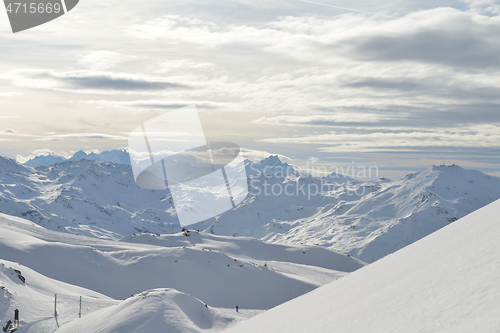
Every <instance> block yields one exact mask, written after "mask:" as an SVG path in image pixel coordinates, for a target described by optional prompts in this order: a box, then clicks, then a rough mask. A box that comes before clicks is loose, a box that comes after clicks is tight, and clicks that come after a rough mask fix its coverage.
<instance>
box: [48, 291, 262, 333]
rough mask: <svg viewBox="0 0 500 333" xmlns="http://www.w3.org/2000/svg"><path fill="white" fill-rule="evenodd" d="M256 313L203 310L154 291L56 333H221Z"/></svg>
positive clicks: (184, 298) (189, 300)
mask: <svg viewBox="0 0 500 333" xmlns="http://www.w3.org/2000/svg"><path fill="white" fill-rule="evenodd" d="M254 314H255V311H249V310H243V311H242V312H240V313H236V311H234V309H220V308H212V307H206V306H205V304H204V303H203V302H202V301H200V300H199V299H196V298H194V297H192V296H190V295H187V294H184V293H180V292H178V291H177V290H174V289H155V290H148V291H144V292H142V293H140V294H138V295H134V296H132V297H130V298H128V299H126V300H125V301H123V302H121V303H120V304H119V305H116V306H111V307H109V308H106V309H103V310H100V311H96V312H94V313H92V314H90V315H88V316H86V317H84V318H82V319H77V320H74V321H73V322H71V323H69V324H66V325H64V326H62V327H61V328H60V329H59V330H57V331H56V332H57V333H89V332H99V333H133V332H137V333H160V332H168V333H173V332H182V333H191V332H207V333H209V332H213V333H218V332H221V331H222V330H223V329H224V328H226V327H228V325H232V324H233V323H234V322H237V321H239V320H244V319H246V318H248V317H250V316H252V315H254Z"/></svg>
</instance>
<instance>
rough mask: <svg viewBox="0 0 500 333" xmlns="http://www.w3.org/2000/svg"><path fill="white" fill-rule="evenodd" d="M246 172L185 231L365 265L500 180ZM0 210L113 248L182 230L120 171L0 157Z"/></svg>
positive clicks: (497, 186) (439, 169)
mask: <svg viewBox="0 0 500 333" xmlns="http://www.w3.org/2000/svg"><path fill="white" fill-rule="evenodd" d="M247 170H248V171H249V173H250V174H251V175H250V176H249V178H248V183H249V188H250V194H249V195H248V196H247V198H246V199H245V200H244V201H243V202H242V203H241V204H240V205H238V206H237V207H236V208H235V209H233V210H231V211H228V212H226V213H224V214H222V215H221V216H217V217H215V218H212V219H210V220H207V221H204V222H202V223H199V224H196V225H193V226H191V228H193V229H198V230H202V231H207V232H210V233H213V234H217V235H226V236H231V235H239V236H249V237H256V238H260V239H262V240H266V241H268V242H272V243H277V244H296V245H301V244H309V245H316V244H317V245H321V246H324V247H328V248H331V249H335V250H338V251H340V252H344V253H348V254H350V255H351V256H354V257H357V258H360V259H362V260H364V261H368V262H372V261H375V260H377V259H379V258H381V257H383V256H385V255H387V254H389V253H392V252H394V251H397V250H398V249H400V248H402V247H404V246H406V245H408V244H411V243H412V242H414V241H416V240H418V239H420V238H422V237H425V236H426V235H428V234H430V233H432V232H434V231H436V230H438V229H439V228H442V227H443V226H446V225H448V224H449V223H451V222H453V221H455V220H457V219H459V218H461V217H463V216H465V215H466V214H468V213H470V212H472V211H474V210H476V209H478V208H480V207H483V206H485V205H487V204H488V203H491V202H493V201H494V200H496V199H499V198H500V178H497V177H492V176H488V175H485V174H483V173H480V172H478V171H470V170H465V169H462V168H460V167H458V166H433V167H431V168H429V169H427V170H424V171H421V172H418V173H415V174H410V175H408V176H406V177H404V178H402V179H399V180H395V181H391V180H388V179H379V180H377V181H371V182H353V181H347V182H343V181H342V182H339V181H338V179H336V178H335V177H334V178H332V177H333V176H332V177H326V178H317V177H312V176H310V175H301V174H299V173H297V172H295V169H293V167H291V166H290V165H288V164H286V163H282V162H281V161H280V160H279V158H278V157H277V156H270V157H269V158H267V159H265V160H263V161H261V162H259V163H253V164H248V163H247ZM252 172H253V173H252ZM286 175H287V176H286ZM0 211H3V212H4V213H8V214H10V215H15V216H20V217H23V218H27V219H29V220H31V221H33V222H35V223H37V224H39V225H42V226H44V227H46V228H48V229H50V230H60V231H66V232H69V233H73V234H80V235H87V236H92V237H99V238H104V239H113V240H119V239H121V238H123V237H124V236H127V235H130V234H132V233H137V232H143V231H147V232H152V233H162V234H175V233H178V232H180V231H181V229H182V228H181V227H180V225H179V222H178V219H177V216H176V212H175V208H174V205H173V201H172V198H171V195H170V193H169V192H168V190H165V191H159V190H156V191H151V190H144V189H141V188H138V187H137V185H136V184H135V182H134V180H133V176H132V172H131V169H130V166H128V165H124V164H113V163H104V162H96V161H90V160H81V161H67V162H64V163H59V164H55V165H52V166H49V167H39V168H37V169H36V170H34V169H31V168H28V167H25V166H22V165H19V164H17V163H16V162H14V161H12V160H9V159H4V158H0Z"/></svg>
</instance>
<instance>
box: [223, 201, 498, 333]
mask: <svg viewBox="0 0 500 333" xmlns="http://www.w3.org/2000/svg"><path fill="white" fill-rule="evenodd" d="M499 216H500V201H496V202H494V203H492V204H490V205H488V206H487V207H484V208H482V209H480V210H478V211H476V212H474V213H472V214H470V215H468V216H466V217H464V218H462V219H460V220H459V221H457V222H455V223H453V224H451V225H449V226H447V227H445V228H443V229H441V230H439V231H437V232H435V233H433V234H431V235H430V236H427V237H426V238H424V239H421V240H420V241H418V242H416V243H414V244H412V245H410V246H408V247H406V248H404V249H402V250H399V251H398V252H396V253H393V254H391V255H389V256H387V257H385V258H383V259H381V260H379V261H377V262H375V263H373V264H371V265H368V266H365V267H364V268H362V269H360V270H358V271H356V272H354V273H352V274H349V275H348V276H346V277H344V278H342V279H339V280H338V281H335V282H333V283H331V284H328V285H326V286H323V287H321V288H318V289H316V290H315V291H313V292H311V293H309V294H307V295H304V296H302V297H299V298H297V299H295V300H292V301H290V302H287V303H285V304H282V305H281V306H278V307H277V308H274V309H272V310H270V311H267V312H265V313H263V314H262V315H258V316H256V317H254V318H252V319H250V320H248V321H246V322H242V323H239V324H238V325H236V326H235V327H234V328H231V329H229V330H227V332H228V333H229V332H235V333H236V332H237V333H254V332H273V333H274V332H287V333H288V332H325V333H331V332H499V331H500V284H499V281H500V260H499V253H500V241H499V239H500V219H499Z"/></svg>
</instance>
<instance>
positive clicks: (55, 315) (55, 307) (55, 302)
mask: <svg viewBox="0 0 500 333" xmlns="http://www.w3.org/2000/svg"><path fill="white" fill-rule="evenodd" d="M54 317H57V294H56V296H55V299H54Z"/></svg>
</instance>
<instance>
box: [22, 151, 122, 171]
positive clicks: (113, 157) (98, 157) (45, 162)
mask: <svg viewBox="0 0 500 333" xmlns="http://www.w3.org/2000/svg"><path fill="white" fill-rule="evenodd" d="M83 159H86V160H93V161H99V162H109V163H118V164H130V156H129V154H128V152H127V151H126V150H118V149H113V150H111V151H103V152H101V153H98V154H97V153H93V152H91V153H86V152H84V151H83V150H80V151H77V152H76V153H75V154H73V156H71V157H70V158H64V157H62V156H58V155H52V154H49V155H38V156H35V157H33V158H31V159H30V160H28V161H27V162H25V163H23V164H24V165H26V166H29V167H32V168H38V167H40V166H50V165H53V164H56V163H61V162H64V161H80V160H83Z"/></svg>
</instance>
